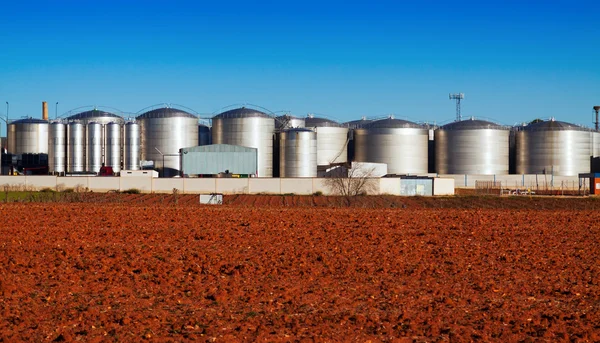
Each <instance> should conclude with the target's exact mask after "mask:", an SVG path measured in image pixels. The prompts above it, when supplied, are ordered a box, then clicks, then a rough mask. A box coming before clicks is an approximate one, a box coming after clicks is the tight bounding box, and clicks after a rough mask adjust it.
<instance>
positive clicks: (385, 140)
mask: <svg viewBox="0 0 600 343" xmlns="http://www.w3.org/2000/svg"><path fill="white" fill-rule="evenodd" d="M354 141H355V149H356V152H355V159H356V161H357V162H372V163H387V166H388V167H387V168H388V174H427V161H428V155H427V151H428V148H427V145H428V141H429V131H428V129H427V128H426V127H423V126H421V125H418V124H416V123H413V122H410V121H406V120H401V119H394V118H387V119H382V120H377V121H374V122H372V123H368V124H365V125H363V126H362V128H360V129H356V130H354Z"/></svg>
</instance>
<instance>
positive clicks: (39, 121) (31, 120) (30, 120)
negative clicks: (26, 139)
mask: <svg viewBox="0 0 600 343" xmlns="http://www.w3.org/2000/svg"><path fill="white" fill-rule="evenodd" d="M8 124H9V125H10V124H48V121H47V120H44V119H36V118H24V119H19V120H15V121H11V122H9V123H8Z"/></svg>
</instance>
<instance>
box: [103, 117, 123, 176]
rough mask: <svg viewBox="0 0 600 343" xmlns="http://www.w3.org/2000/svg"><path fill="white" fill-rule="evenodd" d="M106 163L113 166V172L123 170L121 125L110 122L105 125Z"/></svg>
mask: <svg viewBox="0 0 600 343" xmlns="http://www.w3.org/2000/svg"><path fill="white" fill-rule="evenodd" d="M105 132H106V140H105V142H106V143H105V146H104V155H105V156H104V165H106V166H107V167H112V169H113V172H115V173H118V172H120V171H121V125H119V124H118V123H108V124H106V126H105Z"/></svg>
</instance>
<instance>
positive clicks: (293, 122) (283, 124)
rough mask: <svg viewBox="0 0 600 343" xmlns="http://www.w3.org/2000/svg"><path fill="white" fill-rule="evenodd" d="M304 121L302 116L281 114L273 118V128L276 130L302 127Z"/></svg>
mask: <svg viewBox="0 0 600 343" xmlns="http://www.w3.org/2000/svg"><path fill="white" fill-rule="evenodd" d="M304 126H305V121H304V118H298V117H294V116H292V115H289V114H284V115H282V116H279V117H276V118H275V128H276V129H277V131H283V130H286V129H291V128H298V127H304Z"/></svg>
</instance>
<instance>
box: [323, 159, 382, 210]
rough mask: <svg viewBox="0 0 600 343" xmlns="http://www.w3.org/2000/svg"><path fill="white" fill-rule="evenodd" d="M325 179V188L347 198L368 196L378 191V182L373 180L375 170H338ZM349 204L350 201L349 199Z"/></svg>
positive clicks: (345, 168)
mask: <svg viewBox="0 0 600 343" xmlns="http://www.w3.org/2000/svg"><path fill="white" fill-rule="evenodd" d="M337 169H339V170H335V171H334V172H332V173H331V174H330V176H328V177H326V178H325V186H326V187H327V188H329V190H330V191H331V193H332V194H335V195H341V196H344V197H346V198H349V197H354V196H357V195H366V194H369V193H372V192H374V191H376V182H375V181H376V180H375V179H373V172H374V168H371V169H368V170H362V169H360V168H347V167H344V168H337ZM347 202H348V203H349V199H347Z"/></svg>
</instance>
